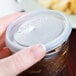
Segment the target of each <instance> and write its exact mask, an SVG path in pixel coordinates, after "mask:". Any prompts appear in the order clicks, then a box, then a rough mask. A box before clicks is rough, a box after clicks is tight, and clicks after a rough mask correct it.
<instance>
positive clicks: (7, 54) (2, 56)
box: [0, 47, 11, 59]
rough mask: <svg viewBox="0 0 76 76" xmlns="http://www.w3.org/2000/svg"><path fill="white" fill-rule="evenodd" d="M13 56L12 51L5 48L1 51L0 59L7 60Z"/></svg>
mask: <svg viewBox="0 0 76 76" xmlns="http://www.w3.org/2000/svg"><path fill="white" fill-rule="evenodd" d="M9 55H11V51H10V50H9V49H8V48H7V47H5V48H3V49H2V50H1V51H0V59H2V58H5V57H7V56H9Z"/></svg>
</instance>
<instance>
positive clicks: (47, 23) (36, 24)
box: [6, 10, 71, 52]
mask: <svg viewBox="0 0 76 76" xmlns="http://www.w3.org/2000/svg"><path fill="white" fill-rule="evenodd" d="M70 33H71V27H70V24H69V22H68V20H67V18H66V17H65V16H64V15H63V14H62V13H60V12H57V11H53V10H38V11H33V12H30V13H27V14H25V15H24V16H22V17H20V18H18V19H17V20H16V21H14V22H13V23H12V24H11V25H10V26H9V27H8V29H7V31H6V44H7V46H8V47H9V48H10V49H11V50H12V51H18V50H19V49H22V48H24V47H28V46H31V45H34V44H43V45H44V46H45V47H46V50H47V52H48V51H51V50H53V49H55V48H56V47H58V46H60V45H61V44H62V43H64V42H65V41H66V40H67V39H68V37H69V35H70Z"/></svg>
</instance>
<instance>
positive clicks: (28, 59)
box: [0, 45, 45, 76]
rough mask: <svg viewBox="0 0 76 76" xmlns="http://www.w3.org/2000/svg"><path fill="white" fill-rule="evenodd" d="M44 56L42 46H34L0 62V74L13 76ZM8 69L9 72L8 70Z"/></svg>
mask: <svg viewBox="0 0 76 76" xmlns="http://www.w3.org/2000/svg"><path fill="white" fill-rule="evenodd" d="M44 56H45V50H44V47H43V46H42V45H35V46H32V47H28V48H26V49H23V50H21V51H19V52H18V53H16V54H14V55H12V56H10V57H8V58H5V59H2V60H1V61H0V68H1V70H0V71H1V73H2V72H3V74H6V76H15V75H17V74H19V73H20V72H22V71H24V70H26V69H28V68H29V67H31V66H32V65H34V64H35V63H37V62H38V61H39V60H41V59H42V58H43V57H44ZM9 69H10V70H9Z"/></svg>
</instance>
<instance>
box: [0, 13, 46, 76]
mask: <svg viewBox="0 0 76 76" xmlns="http://www.w3.org/2000/svg"><path fill="white" fill-rule="evenodd" d="M22 14H23V13H15V14H12V15H9V16H6V17H4V18H1V19H0V76H16V75H17V74H19V73H21V72H22V71H24V70H26V69H28V68H29V67H31V66H32V65H34V64H35V63H37V62H38V61H39V60H41V59H42V58H43V57H44V56H45V53H46V52H45V49H44V47H43V46H42V45H33V46H31V47H28V48H26V49H25V48H24V49H22V50H20V51H19V52H17V53H15V54H13V55H11V56H9V55H10V54H11V52H10V50H9V49H8V48H7V47H6V45H5V31H6V28H7V27H8V25H9V24H10V23H11V22H12V21H13V20H15V19H16V18H17V17H19V16H21V15H22ZM7 56H8V57H7ZM5 57H6V58H5Z"/></svg>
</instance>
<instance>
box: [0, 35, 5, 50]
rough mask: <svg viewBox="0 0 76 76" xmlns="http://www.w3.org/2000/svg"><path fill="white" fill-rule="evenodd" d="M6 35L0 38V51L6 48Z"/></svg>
mask: <svg viewBox="0 0 76 76" xmlns="http://www.w3.org/2000/svg"><path fill="white" fill-rule="evenodd" d="M4 40H5V35H4V34H3V35H2V36H1V37H0V51H1V50H2V49H3V48H4V47H5V41H4Z"/></svg>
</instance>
